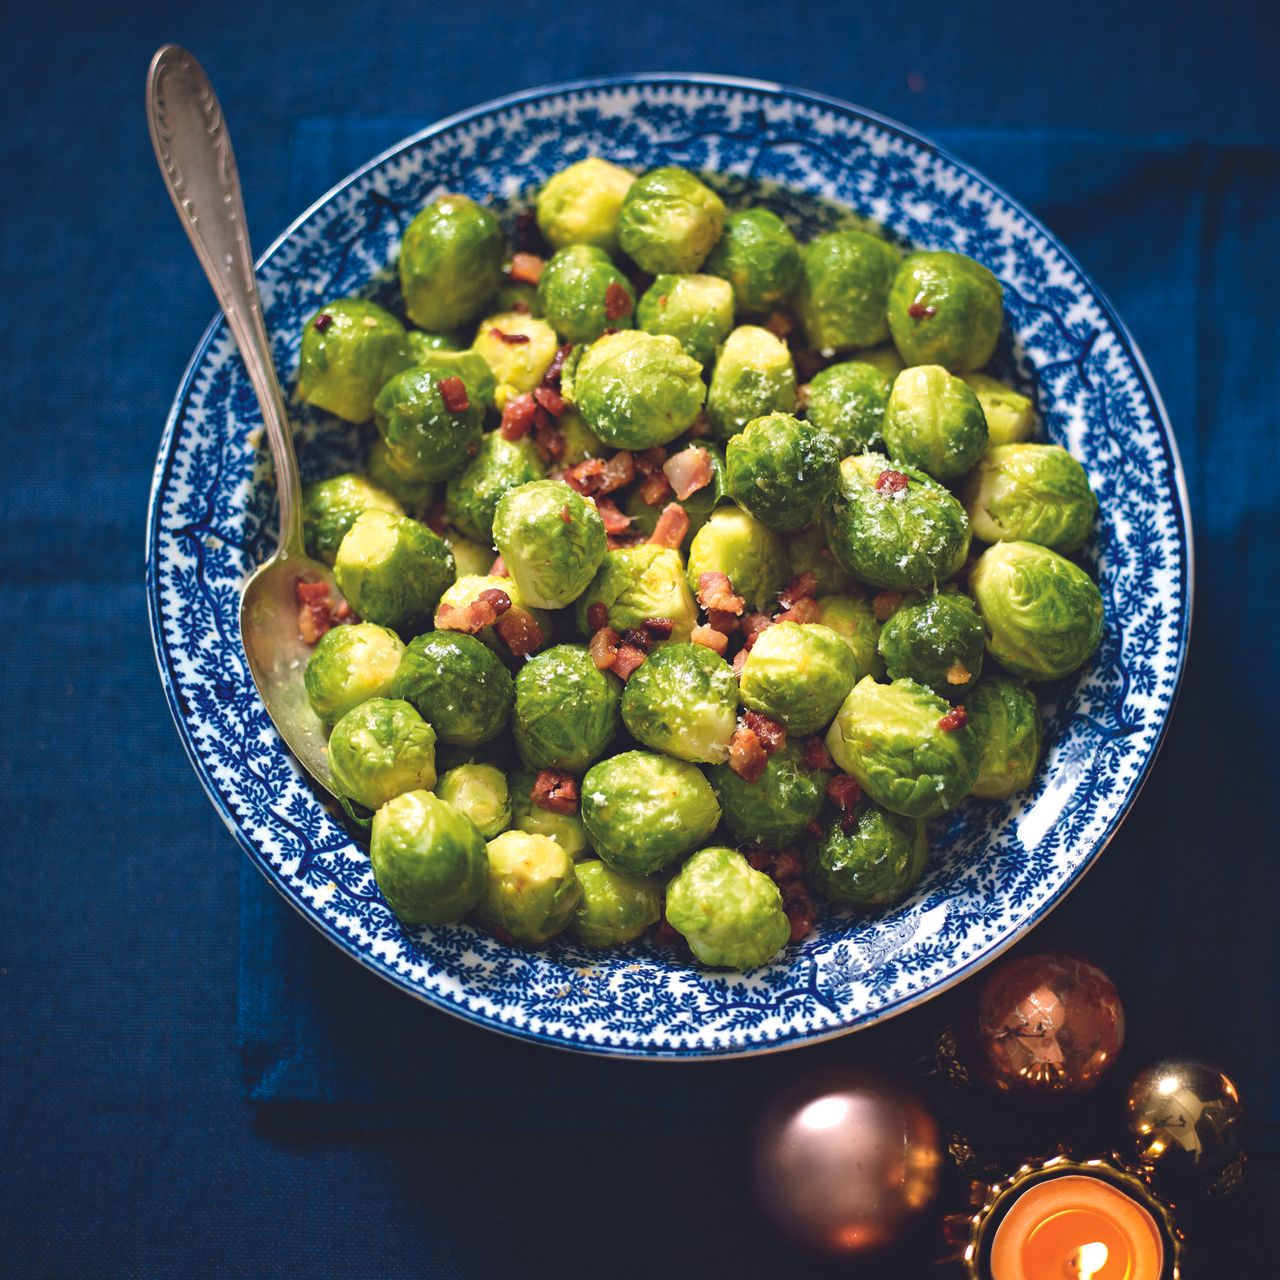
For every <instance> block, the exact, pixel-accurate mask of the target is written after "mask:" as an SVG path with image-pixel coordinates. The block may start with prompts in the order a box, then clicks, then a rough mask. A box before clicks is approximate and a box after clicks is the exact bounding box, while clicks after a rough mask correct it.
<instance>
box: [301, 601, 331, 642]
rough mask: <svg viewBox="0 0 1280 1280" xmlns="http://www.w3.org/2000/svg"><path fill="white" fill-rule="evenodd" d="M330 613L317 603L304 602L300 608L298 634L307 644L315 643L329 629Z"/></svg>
mask: <svg viewBox="0 0 1280 1280" xmlns="http://www.w3.org/2000/svg"><path fill="white" fill-rule="evenodd" d="M329 625H330V624H329V613H328V611H327V610H325V609H321V608H318V607H317V606H316V605H310V604H304V605H303V606H302V607H301V608H300V609H299V610H298V634H299V635H300V636H301V637H302V638H303V640H304V641H305V642H306V643H307V644H315V643H316V642H317V641H318V640H319V639H320V637H321V636H322V635H324V633H325V632H326V631H328V630H329Z"/></svg>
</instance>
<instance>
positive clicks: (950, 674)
mask: <svg viewBox="0 0 1280 1280" xmlns="http://www.w3.org/2000/svg"><path fill="white" fill-rule="evenodd" d="M972 679H973V672H972V671H970V670H969V668H968V667H966V666H965V665H964V663H963V662H961V661H960V659H959V658H957V659H956V660H955V661H954V662H953V663H952V664H951V665H950V666H949V667H948V668H947V683H948V684H968V683H969V681H970V680H972Z"/></svg>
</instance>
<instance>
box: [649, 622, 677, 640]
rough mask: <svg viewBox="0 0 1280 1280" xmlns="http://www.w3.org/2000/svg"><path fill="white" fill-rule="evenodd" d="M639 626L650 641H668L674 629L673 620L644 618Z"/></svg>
mask: <svg viewBox="0 0 1280 1280" xmlns="http://www.w3.org/2000/svg"><path fill="white" fill-rule="evenodd" d="M640 625H641V626H642V627H643V628H644V630H645V633H646V634H647V635H648V637H649V639H650V640H652V641H658V640H670V639H671V633H672V632H673V631H674V630H675V629H676V623H675V619H674V618H646V619H645V620H644V621H643V622H642V623H641V624H640Z"/></svg>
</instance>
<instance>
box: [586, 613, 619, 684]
mask: <svg viewBox="0 0 1280 1280" xmlns="http://www.w3.org/2000/svg"><path fill="white" fill-rule="evenodd" d="M592 608H595V606H594V605H592ZM601 608H603V606H601ZM620 643H621V637H620V636H619V635H618V633H617V632H616V631H615V630H614V629H613V628H612V627H607V626H603V625H601V626H599V627H597V628H596V629H595V630H594V631H593V632H592V633H591V639H590V640H589V641H588V642H587V652H588V653H589V654H590V655H591V661H592V662H594V663H595V665H596V670H597V671H612V670H613V664H614V663H615V662H616V661H617V660H618V645H619V644H620Z"/></svg>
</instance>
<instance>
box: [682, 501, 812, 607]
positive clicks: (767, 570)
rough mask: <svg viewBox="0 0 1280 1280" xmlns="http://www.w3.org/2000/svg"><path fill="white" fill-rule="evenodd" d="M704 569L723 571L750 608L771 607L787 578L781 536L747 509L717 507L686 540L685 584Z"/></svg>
mask: <svg viewBox="0 0 1280 1280" xmlns="http://www.w3.org/2000/svg"><path fill="white" fill-rule="evenodd" d="M704 573H723V574H727V575H728V577H729V580H730V581H731V582H732V583H733V589H734V591H736V592H737V593H738V595H740V596H741V597H742V598H743V599H744V600H745V601H746V602H747V607H748V608H751V609H772V608H773V606H774V603H775V601H776V600H777V597H778V592H779V591H781V590H782V588H783V585H784V584H785V583H786V580H787V555H786V547H785V546H784V545H783V542H782V539H781V538H779V537H778V535H777V534H776V533H774V532H773V530H772V529H766V528H765V526H764V525H762V524H761V523H760V522H759V521H758V520H756V519H754V518H753V517H752V516H750V515H748V514H747V512H745V511H742V510H740V509H739V508H737V507H734V506H724V507H718V508H717V509H716V510H715V511H713V512H712V513H711V517H710V519H708V521H707V523H706V524H704V525H703V526H702V528H701V529H699V530H698V532H697V533H696V534H694V536H693V541H692V542H691V543H690V544H689V569H688V576H689V585H690V587H692V588H693V590H694V592H695V593H696V592H697V590H698V579H699V578H700V577H701V576H702V575H703V574H704Z"/></svg>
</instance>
